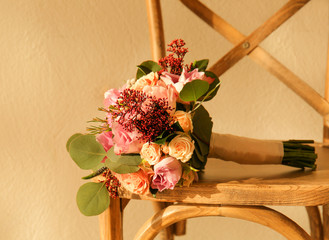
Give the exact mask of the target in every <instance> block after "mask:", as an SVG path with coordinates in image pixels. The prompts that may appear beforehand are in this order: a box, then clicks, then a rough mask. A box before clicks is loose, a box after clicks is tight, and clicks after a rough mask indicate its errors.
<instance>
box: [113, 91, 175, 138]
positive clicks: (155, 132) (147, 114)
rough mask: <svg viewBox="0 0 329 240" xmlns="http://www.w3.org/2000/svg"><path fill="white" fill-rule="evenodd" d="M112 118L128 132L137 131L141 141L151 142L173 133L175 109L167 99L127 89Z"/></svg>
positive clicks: (119, 100) (119, 99) (121, 95)
mask: <svg viewBox="0 0 329 240" xmlns="http://www.w3.org/2000/svg"><path fill="white" fill-rule="evenodd" d="M115 108H116V109H118V111H113V113H112V117H113V119H114V121H117V122H118V123H119V124H120V125H122V126H123V128H124V129H125V130H126V131H129V132H132V131H134V130H137V132H139V133H140V134H141V137H140V139H141V140H146V141H148V142H151V141H152V140H154V139H155V138H156V137H157V136H159V135H160V134H161V133H162V132H164V131H165V130H168V131H173V129H172V126H171V125H172V124H173V119H172V117H171V116H170V114H169V112H168V111H172V110H173V109H172V108H171V107H170V106H169V105H168V100H167V99H165V98H156V97H152V96H148V95H146V94H145V93H143V92H142V91H138V90H134V89H125V90H124V91H123V92H122V93H121V94H120V97H119V98H118V100H117V102H116V107H115Z"/></svg>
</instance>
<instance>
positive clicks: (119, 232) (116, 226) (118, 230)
mask: <svg viewBox="0 0 329 240" xmlns="http://www.w3.org/2000/svg"><path fill="white" fill-rule="evenodd" d="M125 203H128V202H127V201H125ZM122 221H123V209H122V199H120V198H117V199H113V198H111V202H110V207H109V208H108V209H107V210H105V212H103V213H102V214H100V215H99V225H100V239H101V240H122V239H123V229H122Z"/></svg>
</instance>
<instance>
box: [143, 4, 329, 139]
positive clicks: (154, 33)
mask: <svg viewBox="0 0 329 240" xmlns="http://www.w3.org/2000/svg"><path fill="white" fill-rule="evenodd" d="M180 1H181V2H182V3H183V4H184V5H185V6H186V7H187V8H189V9H190V10H191V11H192V12H194V13H195V14H196V15H197V16H198V17H200V18H201V19H202V20H203V21H205V22H206V23H207V24H208V25H209V26H211V27H212V28H213V29H214V30H215V31H217V32H218V33H220V34H221V35H222V36H223V37H225V38H226V39H227V40H229V41H230V42H231V43H233V44H234V45H235V46H234V47H233V48H232V49H231V50H230V51H229V52H228V53H227V54H225V55H224V56H223V57H222V58H220V59H219V60H218V61H217V62H216V63H215V64H214V65H213V66H212V67H211V68H210V71H212V72H214V73H215V74H217V76H220V75H222V74H223V73H224V72H225V71H227V70H228V69H229V68H231V67H232V66H234V65H235V63H237V62H238V61H239V60H241V59H242V58H243V57H244V56H246V55H248V56H249V57H250V58H251V59H252V60H254V61H255V62H256V63H257V64H259V65H260V66H262V67H263V68H265V69H266V70H267V71H269V72H270V73H272V74H273V75H274V76H276V77H277V78H278V79H279V80H280V81H282V82H283V83H284V84H285V85H286V86H287V87H289V88H290V89H291V90H292V91H294V92H295V93H296V94H297V95H299V96H300V97H301V98H302V99H304V100H305V101H306V102H307V103H308V104H309V105H310V106H311V107H312V108H313V109H314V110H316V111H317V112H318V113H319V114H320V115H321V116H323V118H324V121H323V123H324V124H323V125H324V128H323V142H324V144H329V102H328V101H329V48H328V59H327V73H326V79H325V97H322V96H321V95H320V94H319V93H318V92H316V91H315V90H314V89H313V88H312V87H311V86H309V85H308V84H307V83H306V82H305V81H303V80H302V79H300V78H299V77H298V76H297V75H295V74H294V73H293V72H292V71H290V70H289V69H288V68H287V67H286V66H284V65H283V64H281V63H280V62H279V61H278V60H276V59H275V58H274V57H273V56H271V55H270V54H269V53H268V52H266V51H265V50H264V49H262V48H261V47H259V46H258V45H259V44H260V43H261V42H262V41H263V40H264V39H265V38H266V37H267V36H269V35H270V34H271V33H272V32H273V31H274V30H275V29H277V28H278V27H279V26H280V25H281V24H282V23H284V22H285V21H286V20H287V19H289V18H290V17H291V16H293V15H294V14H295V13H296V12H297V11H298V10H299V9H301V8H302V7H303V6H304V5H305V4H306V3H307V2H309V0H290V1H289V2H288V3H286V4H285V5H284V6H283V7H282V8H281V9H279V10H278V11H277V12H276V13H275V14H274V15H273V16H272V17H270V18H269V19H268V20H267V21H266V22H264V23H263V24H262V25H261V26H260V27H258V28H257V29H256V30H255V31H254V32H252V33H251V34H250V35H249V36H244V35H243V34H242V33H240V32H239V31H238V30H237V29H235V28H234V27H233V26H231V25H230V24H229V23H228V22H226V21H225V20H224V19H223V18H221V17H220V16H218V15H217V14H216V13H214V12H213V11H212V10H210V9H209V8H208V7H206V6H205V5H204V4H202V3H201V2H200V1H198V0H180ZM146 6H147V13H148V22H149V32H150V40H151V49H152V58H153V60H158V59H160V58H161V57H163V56H164V55H165V41H164V31H163V24H162V14H161V5H160V0H146ZM328 44H329V42H328Z"/></svg>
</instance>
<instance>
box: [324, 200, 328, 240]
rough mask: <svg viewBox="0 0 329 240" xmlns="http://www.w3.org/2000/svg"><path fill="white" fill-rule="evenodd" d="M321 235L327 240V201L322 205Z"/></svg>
mask: <svg viewBox="0 0 329 240" xmlns="http://www.w3.org/2000/svg"><path fill="white" fill-rule="evenodd" d="M323 237H324V238H323V239H324V240H329V203H328V204H325V205H324V206H323Z"/></svg>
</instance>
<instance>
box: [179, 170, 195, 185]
mask: <svg viewBox="0 0 329 240" xmlns="http://www.w3.org/2000/svg"><path fill="white" fill-rule="evenodd" d="M182 179H183V186H184V187H189V186H190V185H191V184H192V182H193V181H198V174H197V173H196V172H194V171H192V170H191V169H184V170H183V174H182Z"/></svg>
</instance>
